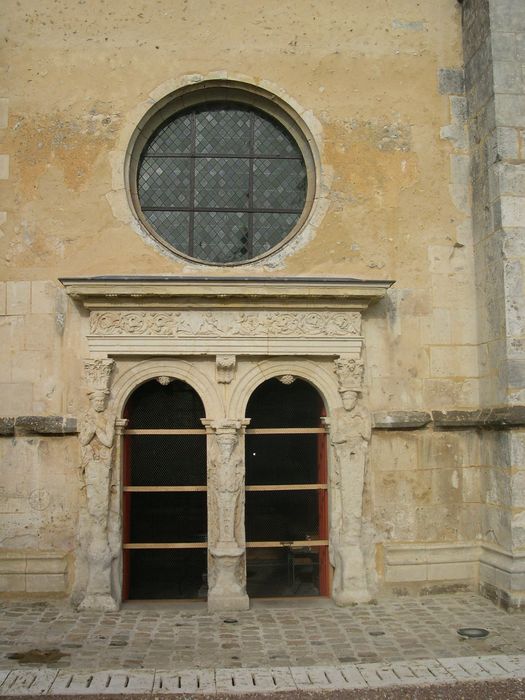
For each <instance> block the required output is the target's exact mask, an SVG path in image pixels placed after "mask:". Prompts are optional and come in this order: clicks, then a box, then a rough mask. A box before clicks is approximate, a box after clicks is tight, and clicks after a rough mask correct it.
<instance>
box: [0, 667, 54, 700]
mask: <svg viewBox="0 0 525 700" xmlns="http://www.w3.org/2000/svg"><path fill="white" fill-rule="evenodd" d="M57 674H58V671H53V670H51V669H48V668H39V669H31V670H25V669H24V670H19V669H15V670H13V671H11V673H9V674H8V676H7V678H5V679H4V682H3V683H2V685H1V686H0V695H46V694H48V693H49V691H50V689H51V686H52V684H53V681H54V680H55V678H56V676H57Z"/></svg>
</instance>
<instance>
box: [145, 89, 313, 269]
mask: <svg viewBox="0 0 525 700" xmlns="http://www.w3.org/2000/svg"><path fill="white" fill-rule="evenodd" d="M306 190H307V177H306V168H305V163H304V159H303V156H302V153H301V150H300V149H299V147H298V145H297V143H296V142H295V140H294V139H293V137H292V136H291V135H290V134H289V133H288V132H287V131H286V129H285V128H284V127H283V126H282V125H281V124H280V123H279V122H277V121H276V120H275V119H273V118H272V117H270V116H268V115H266V114H264V113H263V112H260V111H259V110H257V109H254V108H252V107H249V106H246V105H243V104H237V103H219V102H211V103H207V104H206V103H205V104H201V105H198V106H197V107H194V108H191V109H189V110H186V111H184V112H179V113H177V114H175V115H174V116H173V117H170V119H168V120H167V121H166V122H165V123H164V124H162V125H161V126H160V127H159V128H158V129H157V130H156V131H155V132H154V133H153V134H152V136H151V137H150V139H149V141H148V142H147V144H146V147H145V148H144V150H143V152H142V156H141V159H140V163H139V168H138V173H137V192H138V199H139V202H140V206H141V209H142V214H143V216H144V219H145V221H146V222H147V223H148V225H149V226H150V227H151V229H153V231H154V232H155V233H156V235H157V236H158V237H159V238H160V239H161V240H163V241H165V242H166V243H167V244H168V245H169V246H171V247H172V248H173V249H175V250H176V251H179V252H181V253H182V254H184V255H188V256H190V257H193V258H196V259H198V260H202V261H205V262H210V263H214V264H222V263H226V264H227V263H236V262H242V261H244V260H250V259H251V258H253V257H257V256H259V255H263V254H264V253H266V252H268V251H270V250H272V249H273V248H274V247H275V246H276V245H278V244H279V243H280V242H281V241H282V240H283V239H284V238H286V236H287V235H288V234H289V232H290V231H291V230H292V229H293V228H294V226H295V225H296V223H297V221H298V220H299V217H300V215H301V213H302V211H303V208H304V205H305V201H306Z"/></svg>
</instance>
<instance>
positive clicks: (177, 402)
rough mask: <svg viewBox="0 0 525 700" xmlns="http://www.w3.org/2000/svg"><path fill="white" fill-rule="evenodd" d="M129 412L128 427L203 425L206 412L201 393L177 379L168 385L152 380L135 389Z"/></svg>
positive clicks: (129, 402) (200, 426)
mask: <svg viewBox="0 0 525 700" xmlns="http://www.w3.org/2000/svg"><path fill="white" fill-rule="evenodd" d="M125 415H126V418H127V419H128V426H127V427H128V429H137V428H202V427H203V426H202V423H201V418H204V416H205V412H204V406H203V404H202V401H201V400H200V398H199V396H198V395H197V393H196V392H195V391H194V390H193V389H192V388H191V387H190V386H189V385H188V384H186V383H185V382H181V381H178V380H174V381H172V382H170V383H169V384H168V385H167V386H164V385H162V384H160V383H159V382H157V381H155V380H152V381H149V382H146V383H145V384H142V386H139V387H138V388H137V389H136V390H135V391H134V392H133V394H132V395H131V397H130V399H129V401H128V403H127V405H126V413H125Z"/></svg>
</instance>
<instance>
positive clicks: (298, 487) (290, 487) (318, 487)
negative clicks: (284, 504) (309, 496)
mask: <svg viewBox="0 0 525 700" xmlns="http://www.w3.org/2000/svg"><path fill="white" fill-rule="evenodd" d="M245 488H246V491H323V490H326V489H327V488H328V484H271V485H266V484H257V485H256V486H255V485H254V486H246V487H245Z"/></svg>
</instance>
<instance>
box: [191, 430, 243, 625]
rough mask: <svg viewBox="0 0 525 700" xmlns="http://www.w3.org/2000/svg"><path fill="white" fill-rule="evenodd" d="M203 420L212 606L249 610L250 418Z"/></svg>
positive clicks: (223, 609)
mask: <svg viewBox="0 0 525 700" xmlns="http://www.w3.org/2000/svg"><path fill="white" fill-rule="evenodd" d="M202 422H203V424H204V425H205V426H206V430H207V432H208V585H209V590H208V608H209V610H210V611H211V612H222V611H228V610H230V611H233V610H247V609H248V607H249V599H248V596H247V594H246V544H245V534H244V533H245V531H244V481H245V460H244V430H245V428H246V426H247V425H248V423H249V420H247V419H239V420H218V421H212V420H203V421H202Z"/></svg>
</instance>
